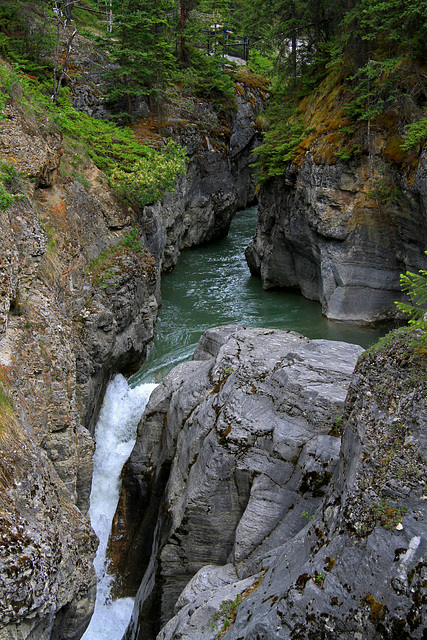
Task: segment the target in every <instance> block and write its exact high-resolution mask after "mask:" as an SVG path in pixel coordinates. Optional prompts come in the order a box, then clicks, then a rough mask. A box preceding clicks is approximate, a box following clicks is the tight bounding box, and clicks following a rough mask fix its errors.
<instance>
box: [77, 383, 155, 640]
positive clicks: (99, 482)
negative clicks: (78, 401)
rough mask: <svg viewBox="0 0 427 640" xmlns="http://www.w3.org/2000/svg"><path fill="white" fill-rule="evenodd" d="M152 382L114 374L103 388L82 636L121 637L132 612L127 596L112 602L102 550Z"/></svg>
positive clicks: (92, 638) (87, 638) (104, 639)
mask: <svg viewBox="0 0 427 640" xmlns="http://www.w3.org/2000/svg"><path fill="white" fill-rule="evenodd" d="M155 386H156V385H154V384H142V385H139V386H138V387H136V388H134V389H131V388H130V387H129V386H128V383H127V382H126V380H125V378H124V377H123V376H122V375H120V374H119V375H117V376H115V378H114V379H113V380H112V381H111V382H110V384H109V385H108V387H107V390H106V393H105V398H104V403H103V405H102V409H101V412H100V415H99V419H98V423H97V425H96V429H95V442H96V451H95V456H94V460H93V463H94V470H93V478H92V492H91V498H90V509H89V514H90V519H91V524H92V527H93V529H94V531H95V533H96V534H97V536H98V538H99V547H98V551H97V554H96V558H95V561H94V565H95V571H96V576H97V598H96V604H95V611H94V614H93V616H92V620H91V623H90V626H89V628H88V629H87V630H86V633H85V634H84V636H83V640H120V638H121V637H122V635H123V633H124V631H125V629H126V625H127V623H128V621H129V618H130V615H131V612H132V606H133V600H132V599H131V598H123V599H121V600H115V601H113V602H112V601H111V598H110V589H111V582H112V578H111V576H110V575H109V574H108V561H107V559H106V550H107V543H108V537H109V535H110V531H111V523H112V520H113V516H114V512H115V510H116V506H117V502H118V499H119V490H120V486H119V478H120V472H121V470H122V467H123V464H124V463H125V461H126V460H127V458H128V457H129V454H130V452H131V451H132V448H133V445H134V443H135V438H136V427H137V425H138V421H139V419H140V417H141V415H142V412H143V411H144V408H145V405H146V404H147V401H148V398H149V397H150V393H151V392H152V390H153V389H154V387H155Z"/></svg>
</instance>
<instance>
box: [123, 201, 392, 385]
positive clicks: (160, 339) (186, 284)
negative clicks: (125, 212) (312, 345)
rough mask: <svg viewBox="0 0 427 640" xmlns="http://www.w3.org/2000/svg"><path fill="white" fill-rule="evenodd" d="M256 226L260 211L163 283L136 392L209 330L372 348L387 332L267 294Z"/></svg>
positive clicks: (182, 261) (196, 252) (243, 215)
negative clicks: (264, 331) (256, 259)
mask: <svg viewBox="0 0 427 640" xmlns="http://www.w3.org/2000/svg"><path fill="white" fill-rule="evenodd" d="M255 226H256V207H251V208H249V209H245V210H243V211H240V212H238V213H237V214H236V216H235V217H234V219H233V221H232V223H231V228H230V233H229V234H228V236H227V237H226V238H223V239H222V240H219V241H217V242H212V243H209V244H207V245H204V246H202V247H198V248H196V249H191V250H189V251H184V252H183V253H182V254H181V256H180V258H179V261H178V264H177V266H176V267H175V269H174V270H173V271H172V272H171V273H168V274H166V275H164V276H163V278H162V303H163V304H162V308H161V309H160V312H159V317H158V320H157V324H156V332H155V338H154V343H153V345H152V347H151V351H150V353H149V355H148V358H147V360H146V362H145V363H144V365H143V366H142V368H141V370H140V371H139V372H138V373H137V374H136V375H135V376H133V378H132V379H131V384H132V386H133V385H135V384H140V383H141V382H148V381H150V382H152V381H157V382H158V381H159V380H161V379H162V377H163V376H164V375H165V374H166V373H167V372H168V371H169V370H170V369H171V368H172V367H173V366H175V365H176V364H178V363H179V362H182V361H183V360H185V359H187V358H190V357H191V354H192V353H193V351H194V347H195V346H196V343H197V341H198V339H199V337H200V336H201V334H202V333H203V331H205V330H206V329H208V328H209V327H215V326H217V325H223V324H227V323H239V324H243V325H245V326H247V327H268V328H275V329H292V330H294V331H299V332H300V333H302V334H304V335H305V336H307V337H308V338H326V339H329V340H343V341H345V342H353V343H355V344H360V345H361V346H362V347H368V346H369V345H370V344H372V343H373V342H375V341H376V340H377V339H378V337H379V336H380V335H383V334H384V332H385V331H381V330H377V329H371V328H367V327H357V326H355V325H349V324H344V323H339V322H331V321H330V320H327V319H326V318H325V317H324V316H322V309H321V306H320V304H319V303H318V302H313V301H312V300H307V299H306V298H304V297H303V296H301V295H300V294H298V293H289V292H285V291H264V290H263V288H262V285H261V280H260V278H255V277H253V276H251V275H250V272H249V269H248V266H247V264H246V260H245V248H246V247H247V245H248V244H249V242H250V240H251V239H252V237H253V235H254V232H255Z"/></svg>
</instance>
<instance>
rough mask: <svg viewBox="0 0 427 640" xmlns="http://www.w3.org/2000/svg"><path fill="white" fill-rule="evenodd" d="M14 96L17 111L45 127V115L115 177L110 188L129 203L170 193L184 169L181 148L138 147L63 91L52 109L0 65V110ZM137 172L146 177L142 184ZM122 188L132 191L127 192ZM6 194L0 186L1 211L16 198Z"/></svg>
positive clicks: (36, 86) (36, 87)
mask: <svg viewBox="0 0 427 640" xmlns="http://www.w3.org/2000/svg"><path fill="white" fill-rule="evenodd" d="M17 91H19V94H20V97H19V100H20V104H21V106H22V107H23V108H25V109H27V110H28V111H29V112H30V113H31V114H32V116H33V117H34V118H35V119H36V121H37V122H39V123H40V125H41V126H43V127H45V125H46V116H49V118H50V126H56V127H57V128H58V129H59V130H60V131H61V132H62V133H63V134H64V135H65V136H66V138H67V139H68V141H69V142H70V143H71V144H74V143H80V144H83V146H84V148H85V149H86V152H87V154H88V155H89V156H90V157H91V158H92V160H93V162H94V163H95V164H96V165H97V167H98V168H99V169H101V170H102V171H104V172H105V173H106V174H107V176H108V177H112V175H113V172H115V174H114V179H113V184H114V187H115V188H117V189H118V191H119V193H121V195H122V196H126V199H127V200H128V201H129V202H135V203H138V204H146V203H147V202H154V201H155V200H156V199H157V198H159V197H161V196H162V195H163V194H164V193H165V192H167V191H171V190H172V189H173V186H174V182H175V179H176V177H177V176H178V174H179V173H180V172H181V171H182V170H183V167H184V158H185V150H184V149H181V148H180V147H178V146H177V145H175V144H174V143H172V142H170V143H168V145H167V146H166V151H165V153H162V152H161V151H159V150H156V149H151V148H150V147H148V146H147V145H144V144H141V143H140V142H138V140H137V138H136V137H135V135H134V133H133V132H132V131H131V130H130V129H129V128H127V127H119V126H117V125H115V124H114V123H111V122H107V121H105V120H97V119H95V118H92V117H90V116H89V115H87V114H86V113H81V112H79V111H76V109H74V108H73V107H72V106H71V99H70V95H69V91H68V89H61V92H60V94H59V96H58V100H57V103H56V104H54V103H53V102H52V101H51V100H50V97H49V96H48V95H46V93H45V92H44V87H43V85H42V84H40V83H38V82H37V81H36V80H35V79H32V78H29V77H28V76H27V75H25V74H23V73H22V72H21V71H19V69H15V70H14V69H10V68H8V67H6V66H5V65H3V66H2V65H1V64H0V106H3V109H4V108H5V106H6V104H7V102H8V101H9V100H11V96H12V95H15V94H16V93H17ZM141 167H143V170H144V171H143V173H144V174H145V176H146V181H145V183H144V178H143V175H142V174H141ZM2 171H3V172H2V173H0V185H2V183H6V177H7V176H6V173H5V171H6V169H4V170H2ZM8 171H9V173H8V174H7V175H8V176H9V178H10V171H11V169H8ZM138 171H139V173H138ZM132 176H133V178H132ZM128 182H129V185H128ZM143 184H145V186H144V188H145V191H144V195H141V194H142V191H141V189H142V186H143ZM127 186H129V187H131V186H132V188H131V190H130V192H129V193H126V188H127ZM2 189H3V190H2ZM9 191H10V190H9ZM9 191H7V190H6V189H5V188H4V187H2V186H0V206H1V203H2V202H3V203H4V205H5V206H6V205H7V206H10V204H11V203H12V202H13V200H14V199H15V198H17V197H20V194H15V195H12V194H11V193H9ZM148 193H149V194H150V195H149V197H148V196H147V194H148ZM147 197H148V200H147ZM153 198H154V200H153Z"/></svg>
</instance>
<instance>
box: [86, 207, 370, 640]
mask: <svg viewBox="0 0 427 640" xmlns="http://www.w3.org/2000/svg"><path fill="white" fill-rule="evenodd" d="M255 222H256V208H254V207H252V208H249V209H246V210H244V211H241V212H239V213H238V214H237V215H236V217H235V219H234V220H233V223H232V227H231V231H230V233H229V235H228V236H227V237H226V238H224V239H223V240H220V241H218V242H215V243H211V244H209V245H206V246H203V247H199V248H197V249H193V250H191V251H187V252H184V253H183V254H182V255H181V257H180V261H179V263H178V265H177V267H176V269H175V270H174V271H173V272H172V273H170V274H166V275H165V276H164V277H163V280H162V301H163V304H162V308H161V309H160V313H159V318H158V322H157V325H156V336H155V340H154V344H153V346H152V348H151V351H150V354H149V356H148V358H147V360H146V362H145V363H144V365H143V366H142V368H141V369H140V371H139V372H138V373H137V374H135V375H134V376H133V377H132V378H131V379H130V381H129V385H128V383H127V381H126V380H125V379H124V378H123V376H121V375H118V376H116V377H115V378H114V379H113V381H112V382H110V384H109V386H108V388H107V392H106V395H105V399H104V403H103V407H102V410H101V412H100V416H99V420H98V424H97V427H96V432H95V439H96V453H95V457H94V476H93V483H92V493H91V507H90V516H91V522H92V526H93V528H94V530H95V532H96V533H97V535H98V537H99V540H100V545H99V549H98V553H97V556H96V559H95V568H96V573H97V579H98V588H97V601H96V606H95V613H94V615H93V618H92V621H91V624H90V626H89V628H88V629H87V631H86V633H85V635H84V636H83V640H120V638H121V637H122V635H123V633H124V631H125V629H126V625H127V623H128V620H129V618H130V615H131V611H132V606H133V600H132V599H131V598H125V599H121V600H116V601H114V602H112V601H111V598H110V587H111V581H112V578H111V576H109V574H108V561H107V560H106V548H107V543H108V537H109V533H110V530H111V522H112V519H113V516H114V511H115V508H116V505H117V500H118V495H119V478H120V472H121V469H122V466H123V464H124V462H125V461H126V459H127V457H128V456H129V454H130V452H131V450H132V447H133V444H134V441H135V432H136V426H137V423H138V420H139V418H140V416H141V415H142V412H143V410H144V407H145V405H146V403H147V401H148V398H149V395H150V393H151V391H152V389H153V388H154V387H155V383H156V382H158V381H160V380H161V378H162V377H163V376H164V375H166V373H167V372H168V371H169V370H170V369H171V368H172V367H173V366H175V365H176V364H178V363H179V362H182V361H183V360H186V359H189V358H190V357H191V354H192V352H193V351H194V347H195V345H196V343H197V341H198V339H199V337H200V335H201V333H202V332H203V331H205V330H206V329H208V328H209V327H212V326H216V325H222V324H227V323H240V324H243V325H246V326H264V327H274V328H281V329H292V330H297V331H300V332H301V333H303V334H305V335H307V336H309V337H311V338H328V339H333V340H344V341H347V342H355V343H358V344H360V345H362V346H368V345H369V344H371V343H372V342H374V341H375V340H376V339H377V337H378V336H379V335H380V334H381V332H380V331H377V330H373V329H367V328H361V327H355V326H349V325H344V324H338V323H332V322H329V321H328V320H327V319H326V318H324V317H323V316H322V314H321V308H320V305H319V304H318V303H316V302H312V301H309V300H307V299H305V298H303V297H302V296H300V295H298V294H296V293H287V292H282V291H264V290H263V289H262V286H261V282H260V280H259V279H257V278H253V277H251V276H250V273H249V270H248V268H247V265H246V261H245V258H244V250H245V247H246V246H247V244H248V242H249V241H250V239H251V237H252V235H253V232H254V228H255Z"/></svg>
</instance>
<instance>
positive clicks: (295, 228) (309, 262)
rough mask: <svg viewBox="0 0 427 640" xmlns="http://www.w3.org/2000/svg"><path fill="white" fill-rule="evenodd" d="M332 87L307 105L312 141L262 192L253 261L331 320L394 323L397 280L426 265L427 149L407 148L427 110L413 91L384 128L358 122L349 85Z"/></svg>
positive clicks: (383, 120) (269, 281)
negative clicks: (351, 111)
mask: <svg viewBox="0 0 427 640" xmlns="http://www.w3.org/2000/svg"><path fill="white" fill-rule="evenodd" d="M405 81H407V82H408V84H410V81H411V76H410V74H409V75H408V78H406V79H405ZM329 82H330V79H329V78H328V79H327V80H326V81H324V83H323V85H322V87H321V88H320V89H319V91H318V93H317V94H316V95H315V96H314V97H312V98H311V101H309V99H306V100H305V101H303V102H302V103H301V110H302V115H301V117H303V118H305V125H306V127H307V134H306V137H304V136H303V135H302V138H303V139H302V140H301V142H300V144H299V145H298V146H297V147H296V149H295V154H294V158H293V160H290V161H289V162H288V163H287V166H286V167H285V168H284V170H283V175H281V176H279V177H276V178H272V179H271V180H269V181H267V182H266V183H265V184H264V185H263V187H262V188H261V190H260V194H259V209H258V224H257V229H256V233H255V237H254V239H253V241H252V242H251V244H250V245H249V247H248V248H247V250H246V258H247V261H248V264H249V267H250V269H251V272H252V273H253V274H254V275H257V276H259V277H261V279H262V283H263V286H264V288H266V289H268V288H281V287H283V288H291V289H292V288H293V289H299V290H301V292H302V294H303V295H304V296H306V297H307V298H310V299H312V300H318V301H319V302H320V303H321V304H322V309H323V313H324V314H325V315H326V316H327V317H328V318H331V319H335V320H342V321H348V322H357V323H362V324H363V323H364V324H370V323H375V322H379V321H382V320H392V319H394V318H396V317H398V312H397V309H396V307H395V305H394V304H393V303H394V301H395V300H399V299H401V296H402V294H401V292H400V286H399V280H400V274H401V273H404V272H405V271H406V270H410V271H418V269H419V268H425V267H426V265H427V263H426V258H425V255H424V251H425V250H426V248H427V224H426V222H427V210H426V194H427V182H426V161H427V152H426V150H424V152H422V150H419V149H418V150H417V149H415V150H412V151H410V152H404V151H403V150H402V143H403V140H404V139H403V135H404V133H405V125H406V124H408V122H410V121H411V119H414V118H415V119H416V118H417V117H421V116H422V114H423V111H422V109H420V107H419V106H418V105H417V104H416V99H415V98H414V97H413V96H412V95H411V88H410V87H407V91H405V92H404V96H403V97H402V99H401V101H400V102H399V103H397V104H395V105H394V106H393V109H389V110H388V111H387V112H385V113H383V114H381V117H378V119H377V121H375V122H372V123H369V126H368V127H367V126H366V124H365V123H360V122H359V123H356V124H355V123H354V122H351V121H350V120H349V118H348V117H347V116H346V111H345V109H346V106H345V104H343V103H344V99H343V97H342V94H344V93H345V88H344V86H341V85H339V84H338V85H337V86H332V87H331V86H330V84H328V83H329ZM402 83H404V81H403V80H402ZM420 101H421V99H420ZM347 106H348V105H347ZM347 131H352V135H351V137H349V134H347V133H345V132H347Z"/></svg>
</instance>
